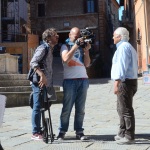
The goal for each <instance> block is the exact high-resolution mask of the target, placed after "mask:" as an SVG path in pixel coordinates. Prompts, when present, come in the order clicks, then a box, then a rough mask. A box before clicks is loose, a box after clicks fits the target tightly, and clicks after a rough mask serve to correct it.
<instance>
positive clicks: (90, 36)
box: [80, 28, 95, 48]
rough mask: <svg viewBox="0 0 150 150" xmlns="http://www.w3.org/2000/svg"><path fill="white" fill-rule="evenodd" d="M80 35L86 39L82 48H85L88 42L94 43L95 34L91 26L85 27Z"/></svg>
mask: <svg viewBox="0 0 150 150" xmlns="http://www.w3.org/2000/svg"><path fill="white" fill-rule="evenodd" d="M80 36H81V37H82V38H83V39H84V44H83V45H81V47H82V48H85V47H86V45H87V43H89V44H94V40H95V34H94V33H93V32H92V31H91V30H90V29H89V28H85V29H83V30H82V31H81V33H80Z"/></svg>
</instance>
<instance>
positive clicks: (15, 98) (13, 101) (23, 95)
mask: <svg viewBox="0 0 150 150" xmlns="http://www.w3.org/2000/svg"><path fill="white" fill-rule="evenodd" d="M30 93H31V92H0V95H5V96H6V97H7V102H6V107H7V108H8V107H20V106H29V95H30ZM56 95H57V101H54V102H53V104H57V103H62V98H63V92H62V91H56Z"/></svg>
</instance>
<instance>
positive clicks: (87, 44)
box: [83, 42, 91, 51]
mask: <svg viewBox="0 0 150 150" xmlns="http://www.w3.org/2000/svg"><path fill="white" fill-rule="evenodd" d="M89 49H91V44H90V43H89V42H87V43H86V46H85V48H84V49H83V50H84V51H88V50H89Z"/></svg>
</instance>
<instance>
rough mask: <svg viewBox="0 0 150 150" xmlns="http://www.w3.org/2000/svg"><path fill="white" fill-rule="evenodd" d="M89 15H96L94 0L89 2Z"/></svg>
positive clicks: (88, 0)
mask: <svg viewBox="0 0 150 150" xmlns="http://www.w3.org/2000/svg"><path fill="white" fill-rule="evenodd" d="M86 5H87V13H94V12H95V1H94V0H87V3H86Z"/></svg>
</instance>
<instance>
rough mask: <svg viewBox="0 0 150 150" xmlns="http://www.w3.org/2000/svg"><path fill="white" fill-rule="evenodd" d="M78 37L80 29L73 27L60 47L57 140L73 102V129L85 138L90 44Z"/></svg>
mask: <svg viewBox="0 0 150 150" xmlns="http://www.w3.org/2000/svg"><path fill="white" fill-rule="evenodd" d="M79 37H80V29H79V28H77V27H74V28H72V29H71V30H70V33H69V38H68V39H67V40H66V44H63V45H62V47H61V52H60V54H61V58H62V61H63V66H64V80H63V91H64V97H63V108H62V112H61V116H60V127H59V130H60V131H59V135H58V136H57V139H58V140H63V139H64V137H65V133H66V132H67V131H68V127H69V118H70V114H71V110H72V107H73V105H74V104H75V117H74V130H75V131H76V138H77V139H79V140H86V139H87V137H86V136H85V135H84V133H83V130H84V129H83V127H82V126H83V120H84V114H85V101H86V95H87V89H88V87H89V81H88V76H87V73H86V67H88V66H89V65H90V57H89V49H90V48H91V45H90V44H89V43H85V41H84V39H83V38H79ZM83 47H84V48H83Z"/></svg>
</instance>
